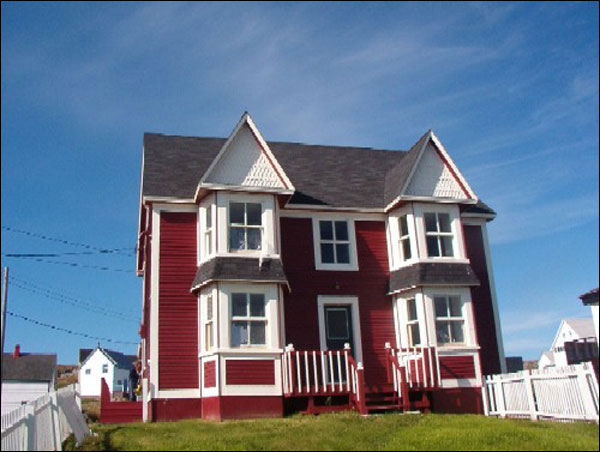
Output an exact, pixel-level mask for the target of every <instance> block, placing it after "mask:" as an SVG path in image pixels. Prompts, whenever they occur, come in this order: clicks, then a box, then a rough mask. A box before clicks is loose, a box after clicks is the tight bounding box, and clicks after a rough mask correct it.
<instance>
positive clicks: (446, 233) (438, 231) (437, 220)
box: [423, 212, 456, 259]
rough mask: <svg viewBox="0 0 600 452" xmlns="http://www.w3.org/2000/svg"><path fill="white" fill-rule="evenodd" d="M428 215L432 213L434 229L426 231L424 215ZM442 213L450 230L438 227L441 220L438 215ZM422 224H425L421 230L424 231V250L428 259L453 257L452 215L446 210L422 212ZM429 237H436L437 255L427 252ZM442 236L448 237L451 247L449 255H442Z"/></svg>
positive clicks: (454, 252)
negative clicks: (446, 218)
mask: <svg viewBox="0 0 600 452" xmlns="http://www.w3.org/2000/svg"><path fill="white" fill-rule="evenodd" d="M428 215H433V216H434V217H435V227H436V230H435V231H428V230H427V219H426V217H427V216H428ZM441 215H444V216H447V217H448V224H449V226H450V231H442V230H441V228H440V225H441V221H440V216H441ZM423 224H424V225H425V229H424V230H423V232H424V233H425V244H426V250H425V252H426V253H427V257H428V258H430V259H439V258H450V259H452V258H454V256H455V255H456V251H455V250H454V242H455V240H454V232H453V231H452V217H451V216H450V214H449V213H447V212H424V213H423ZM430 237H433V238H435V239H436V242H437V249H438V253H439V255H438V256H431V255H430V254H429V243H428V240H427V239H429V238H430ZM444 238H450V245H451V247H452V254H451V255H449V256H444V255H443V246H442V243H443V239H444Z"/></svg>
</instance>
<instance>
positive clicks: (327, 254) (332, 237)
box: [319, 220, 350, 264]
mask: <svg viewBox="0 0 600 452" xmlns="http://www.w3.org/2000/svg"><path fill="white" fill-rule="evenodd" d="M319 232H320V243H319V246H320V248H321V262H322V263H323V264H349V263H350V237H349V234H348V222H347V221H329V220H320V221H319Z"/></svg>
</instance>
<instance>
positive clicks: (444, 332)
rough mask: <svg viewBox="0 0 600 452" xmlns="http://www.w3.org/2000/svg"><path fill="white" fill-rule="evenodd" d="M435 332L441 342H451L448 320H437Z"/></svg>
mask: <svg viewBox="0 0 600 452" xmlns="http://www.w3.org/2000/svg"><path fill="white" fill-rule="evenodd" d="M435 333H436V336H437V341H438V343H439V344H447V343H448V342H450V335H449V334H448V322H439V321H438V322H436V323H435Z"/></svg>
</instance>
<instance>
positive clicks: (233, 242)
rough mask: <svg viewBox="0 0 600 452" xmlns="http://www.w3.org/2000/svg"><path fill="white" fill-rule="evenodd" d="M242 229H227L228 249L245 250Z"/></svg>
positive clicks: (243, 230)
mask: <svg viewBox="0 0 600 452" xmlns="http://www.w3.org/2000/svg"><path fill="white" fill-rule="evenodd" d="M244 232H245V229H244V228H234V227H231V228H229V249H230V250H244V249H246V239H245V237H244Z"/></svg>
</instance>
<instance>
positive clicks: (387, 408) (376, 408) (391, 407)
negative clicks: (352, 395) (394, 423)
mask: <svg viewBox="0 0 600 452" xmlns="http://www.w3.org/2000/svg"><path fill="white" fill-rule="evenodd" d="M367 410H368V411H369V413H371V412H373V411H402V406H401V405H367Z"/></svg>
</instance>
